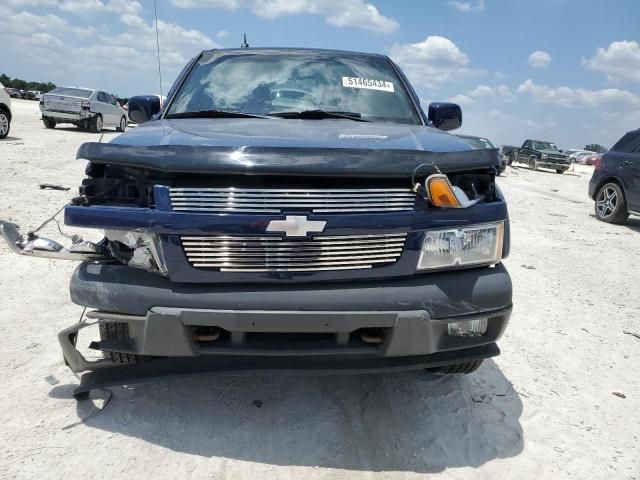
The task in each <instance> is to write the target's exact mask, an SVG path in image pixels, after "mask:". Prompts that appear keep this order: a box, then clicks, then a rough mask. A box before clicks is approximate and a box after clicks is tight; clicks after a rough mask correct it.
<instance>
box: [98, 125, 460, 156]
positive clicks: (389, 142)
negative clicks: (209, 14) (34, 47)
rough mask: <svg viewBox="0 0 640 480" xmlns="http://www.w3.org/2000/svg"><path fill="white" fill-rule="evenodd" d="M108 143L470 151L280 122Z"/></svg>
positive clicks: (170, 128) (433, 138)
mask: <svg viewBox="0 0 640 480" xmlns="http://www.w3.org/2000/svg"><path fill="white" fill-rule="evenodd" d="M111 143H114V144H119V145H132V146H154V145H191V146H215V147H236V148H240V147H296V148H367V149H376V150H379V149H407V150H422V151H425V150H428V151H436V152H450V151H460V150H469V146H468V145H467V144H466V143H464V142H462V141H460V140H459V139H458V138H457V137H455V136H453V135H450V134H448V133H445V132H443V131H441V130H437V129H435V128H431V127H425V126H422V125H401V124H396V123H373V122H371V123H368V122H354V121H350V120H331V119H326V120H291V119H281V118H272V119H260V118H256V119H253V118H247V119H245V118H242V119H238V118H219V119H204V118H198V119H180V120H159V121H152V122H149V123H146V124H143V125H140V126H139V127H138V128H136V129H133V130H131V131H129V132H127V133H126V134H125V135H120V136H119V137H117V138H116V139H114V140H113V141H112V142H111Z"/></svg>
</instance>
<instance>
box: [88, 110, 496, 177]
mask: <svg viewBox="0 0 640 480" xmlns="http://www.w3.org/2000/svg"><path fill="white" fill-rule="evenodd" d="M497 155H498V154H497V150H473V149H471V147H470V146H469V145H467V144H466V143H465V142H463V141H462V140H460V139H459V138H457V137H455V136H453V135H450V134H448V133H445V132H442V131H440V130H437V129H434V128H431V127H426V126H421V125H400V124H390V123H373V122H372V123H368V122H354V121H349V120H290V119H286V120H285V119H279V118H274V119H251V118H250V119H229V118H224V119H179V120H156V121H151V122H148V123H146V124H144V125H140V126H139V127H137V128H135V129H133V130H131V131H129V132H127V133H125V134H123V135H120V136H119V137H117V138H115V139H114V140H113V141H112V142H111V143H108V144H99V143H86V144H84V145H82V146H81V147H80V150H79V151H78V155H77V156H78V158H82V159H86V160H89V161H92V162H94V163H108V164H116V165H126V166H133V167H139V168H144V169H149V170H159V171H171V172H183V173H213V174H243V173H244V174H266V175H290V174H296V175H310V176H318V175H322V176H335V175H345V176H357V177H410V176H411V174H412V173H413V172H414V170H415V169H416V167H418V166H420V165H421V164H427V165H431V166H432V168H433V169H434V170H435V167H433V166H434V165H437V167H438V168H439V169H440V170H442V171H461V170H476V169H488V168H493V165H495V164H497V163H498V161H497V158H498V157H497Z"/></svg>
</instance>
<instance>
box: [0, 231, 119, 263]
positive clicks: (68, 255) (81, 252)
mask: <svg viewBox="0 0 640 480" xmlns="http://www.w3.org/2000/svg"><path fill="white" fill-rule="evenodd" d="M0 233H1V234H2V236H3V237H4V239H5V241H6V242H7V244H8V245H9V248H11V250H13V251H14V252H15V253H17V254H18V255H27V256H31V257H43V258H56V259H60V260H76V261H81V262H86V261H97V260H112V258H111V257H110V256H108V255H105V254H104V253H102V252H101V251H100V248H99V246H98V245H96V244H95V243H92V242H87V241H84V240H83V239H82V238H80V237H78V236H74V237H73V238H72V244H71V246H70V247H64V246H63V245H61V244H60V243H58V242H56V241H55V240H50V239H48V238H43V237H39V236H38V235H36V234H33V233H29V234H27V235H23V234H21V233H20V231H19V230H18V226H17V225H15V224H13V223H9V222H3V221H0Z"/></svg>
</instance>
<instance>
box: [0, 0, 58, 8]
mask: <svg viewBox="0 0 640 480" xmlns="http://www.w3.org/2000/svg"><path fill="white" fill-rule="evenodd" d="M4 1H5V4H6V5H7V6H9V7H51V6H54V5H57V4H58V0H4Z"/></svg>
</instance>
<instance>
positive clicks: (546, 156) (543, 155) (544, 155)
mask: <svg viewBox="0 0 640 480" xmlns="http://www.w3.org/2000/svg"><path fill="white" fill-rule="evenodd" d="M540 158H541V159H542V160H546V159H547V158H549V155H547V154H546V153H543V154H542V156H541V157H540Z"/></svg>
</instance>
